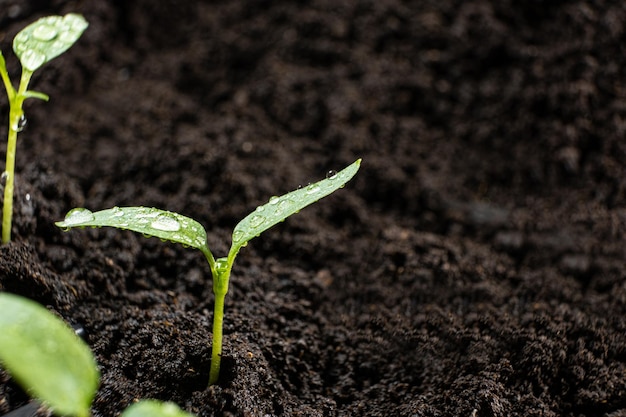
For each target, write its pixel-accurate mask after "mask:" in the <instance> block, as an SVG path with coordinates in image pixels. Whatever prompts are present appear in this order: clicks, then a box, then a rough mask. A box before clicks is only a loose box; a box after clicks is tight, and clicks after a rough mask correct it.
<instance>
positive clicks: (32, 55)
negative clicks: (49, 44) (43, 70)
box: [20, 49, 46, 71]
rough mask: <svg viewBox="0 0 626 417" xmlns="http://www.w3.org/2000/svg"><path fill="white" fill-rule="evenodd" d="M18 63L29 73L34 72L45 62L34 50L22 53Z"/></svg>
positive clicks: (44, 57)
mask: <svg viewBox="0 0 626 417" xmlns="http://www.w3.org/2000/svg"><path fill="white" fill-rule="evenodd" d="M20 62H21V63H22V65H23V66H24V67H26V69H28V70H29V71H35V70H37V69H38V68H39V67H40V66H42V65H43V64H44V62H46V56H45V55H44V54H42V53H41V52H38V51H35V50H34V49H27V50H25V51H24V52H23V53H22V56H21V57H20Z"/></svg>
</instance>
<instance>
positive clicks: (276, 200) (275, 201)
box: [269, 196, 280, 204]
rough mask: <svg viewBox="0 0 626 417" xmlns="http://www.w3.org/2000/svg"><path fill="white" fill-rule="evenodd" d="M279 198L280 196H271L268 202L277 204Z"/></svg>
mask: <svg viewBox="0 0 626 417" xmlns="http://www.w3.org/2000/svg"><path fill="white" fill-rule="evenodd" d="M279 200H280V197H278V196H272V197H270V201H269V203H270V204H277V203H278V201H279Z"/></svg>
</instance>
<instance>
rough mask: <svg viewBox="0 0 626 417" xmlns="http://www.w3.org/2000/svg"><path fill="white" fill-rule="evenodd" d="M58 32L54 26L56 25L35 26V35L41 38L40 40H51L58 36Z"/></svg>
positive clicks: (38, 38)
mask: <svg viewBox="0 0 626 417" xmlns="http://www.w3.org/2000/svg"><path fill="white" fill-rule="evenodd" d="M57 34H58V32H57V30H56V28H54V26H50V25H44V24H42V25H39V26H37V27H36V28H35V30H33V37H35V39H37V40H40V41H44V42H47V41H50V40H52V39H54V38H56V36H57Z"/></svg>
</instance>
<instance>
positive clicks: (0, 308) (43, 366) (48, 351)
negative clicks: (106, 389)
mask: <svg viewBox="0 0 626 417" xmlns="http://www.w3.org/2000/svg"><path fill="white" fill-rule="evenodd" d="M0 312H2V314H0V361H2V364H3V366H4V367H5V369H6V370H7V371H8V372H9V373H10V374H11V375H12V376H13V378H15V380H16V381H18V382H19V383H20V384H21V385H22V386H23V387H24V389H26V390H27V391H28V392H29V393H31V394H32V395H34V396H35V397H36V398H37V399H39V400H40V401H42V402H44V403H45V404H46V405H48V406H49V407H50V408H51V409H52V410H53V411H54V412H55V413H56V414H59V415H72V416H79V417H86V416H89V408H90V406H91V402H92V401H93V398H94V396H95V393H96V390H97V388H98V381H99V372H98V368H97V365H96V361H95V359H94V357H93V355H92V353H91V351H90V350H89V347H88V346H87V345H86V344H85V343H84V342H83V341H82V340H81V339H80V338H79V337H78V336H76V334H75V333H74V331H73V330H72V329H71V328H70V327H69V326H68V325H67V324H65V322H63V321H62V320H61V319H59V318H58V317H57V316H55V315H54V314H52V313H51V312H49V311H48V310H47V309H46V308H44V307H43V306H41V305H39V304H37V303H36V302H34V301H32V300H29V299H27V298H23V297H19V296H17V295H13V294H8V293H0Z"/></svg>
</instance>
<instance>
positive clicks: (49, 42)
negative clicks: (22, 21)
mask: <svg viewBox="0 0 626 417" xmlns="http://www.w3.org/2000/svg"><path fill="white" fill-rule="evenodd" d="M87 26H89V24H88V23H87V21H86V20H85V19H84V18H83V17H82V16H81V15H78V14H74V13H70V14H66V15H65V16H48V17H42V18H41V19H39V20H37V21H36V22H34V23H31V24H30V25H28V26H26V27H25V28H24V29H22V30H21V31H20V32H19V33H18V34H17V35H15V39H13V51H15V54H16V55H17V57H18V58H19V59H20V62H21V63H22V66H23V67H24V68H26V69H27V70H28V71H30V72H34V71H35V70H37V69H38V68H39V67H41V66H42V65H43V64H45V63H46V62H48V61H50V60H52V59H54V58H56V57H57V56H59V55H61V54H62V53H63V52H65V51H67V50H68V49H69V48H70V47H71V46H72V45H73V44H74V43H75V42H76V41H77V40H78V38H80V36H81V35H82V34H83V32H84V31H85V29H87Z"/></svg>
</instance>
